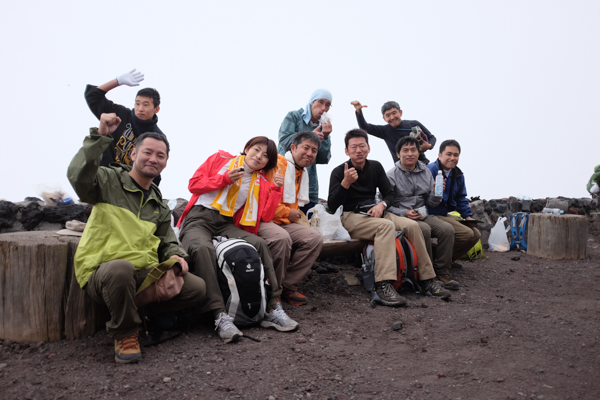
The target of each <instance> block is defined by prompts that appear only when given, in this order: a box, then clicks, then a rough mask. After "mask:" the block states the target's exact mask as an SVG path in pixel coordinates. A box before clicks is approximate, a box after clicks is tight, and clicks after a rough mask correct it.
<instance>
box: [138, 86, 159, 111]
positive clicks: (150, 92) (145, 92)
mask: <svg viewBox="0 0 600 400" xmlns="http://www.w3.org/2000/svg"><path fill="white" fill-rule="evenodd" d="M138 96H142V97H149V98H151V99H152V102H153V103H154V107H158V106H160V94H158V90H156V89H154V88H149V87H148V88H144V89H140V91H139V92H137V94H136V95H135V97H138Z"/></svg>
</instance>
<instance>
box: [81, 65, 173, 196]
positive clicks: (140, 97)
mask: <svg viewBox="0 0 600 400" xmlns="http://www.w3.org/2000/svg"><path fill="white" fill-rule="evenodd" d="M143 80H144V75H143V74H142V73H141V72H136V70H135V69H133V70H132V71H130V72H126V73H124V74H122V75H120V76H118V77H117V78H115V79H113V80H111V81H108V82H106V83H105V84H102V85H100V86H98V87H96V86H93V85H87V87H86V88H85V101H86V102H87V105H88V107H89V108H90V110H91V111H92V113H93V114H94V115H95V116H96V118H98V119H100V115H102V114H104V113H115V114H117V116H118V117H119V118H120V119H121V123H120V124H119V126H118V127H117V129H115V131H114V132H113V133H112V134H111V136H112V138H113V141H112V143H111V144H110V146H108V148H107V149H106V150H105V151H104V153H103V154H102V162H101V164H100V165H101V166H103V167H107V166H108V165H109V164H110V163H113V162H118V163H121V164H125V165H131V163H132V160H131V151H132V150H133V148H134V144H135V140H136V138H137V137H138V136H139V135H141V134H142V133H145V132H158V133H163V132H162V131H161V130H160V129H159V127H158V126H157V125H156V124H157V123H158V117H157V116H156V114H157V113H158V111H160V95H159V93H158V91H156V89H152V88H145V89H142V90H140V91H139V92H138V93H137V95H136V97H135V105H134V108H133V110H131V109H129V108H127V107H124V106H122V105H119V104H115V103H113V102H112V101H110V100H108V99H107V98H106V93H107V92H109V91H110V90H112V89H114V88H116V87H118V86H122V85H127V86H139V85H140V82H141V81H143ZM159 181H160V176H159V177H158V182H159ZM158 182H157V181H156V180H155V181H154V183H156V184H157V185H158Z"/></svg>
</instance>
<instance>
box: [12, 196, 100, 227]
mask: <svg viewBox="0 0 600 400" xmlns="http://www.w3.org/2000/svg"><path fill="white" fill-rule="evenodd" d="M90 212H91V206H90V205H88V204H83V203H82V204H65V205H59V206H54V207H48V206H45V205H44V202H43V201H41V200H39V199H36V198H28V199H26V200H25V201H21V202H18V203H11V202H10V201H3V200H2V201H0V233H9V232H23V231H57V230H60V229H63V228H64V227H65V223H66V222H67V221H71V220H78V221H83V222H87V219H88V216H89V213H90Z"/></svg>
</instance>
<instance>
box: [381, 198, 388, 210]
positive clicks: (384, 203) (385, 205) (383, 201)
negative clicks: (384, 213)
mask: <svg viewBox="0 0 600 400" xmlns="http://www.w3.org/2000/svg"><path fill="white" fill-rule="evenodd" d="M381 202H382V203H383V206H384V207H385V209H386V210H387V203H386V202H385V200H381Z"/></svg>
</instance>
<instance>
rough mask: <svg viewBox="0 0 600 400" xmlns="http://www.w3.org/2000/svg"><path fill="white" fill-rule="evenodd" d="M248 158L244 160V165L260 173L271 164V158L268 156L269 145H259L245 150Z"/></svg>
mask: <svg viewBox="0 0 600 400" xmlns="http://www.w3.org/2000/svg"><path fill="white" fill-rule="evenodd" d="M244 153H245V154H246V157H245V158H244V164H245V165H246V166H247V167H248V168H250V169H251V170H252V171H260V170H261V169H263V168H264V167H265V166H266V165H267V163H268V162H269V156H268V154H267V145H266V144H262V143H257V144H255V145H252V146H250V147H247V148H246V149H244Z"/></svg>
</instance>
